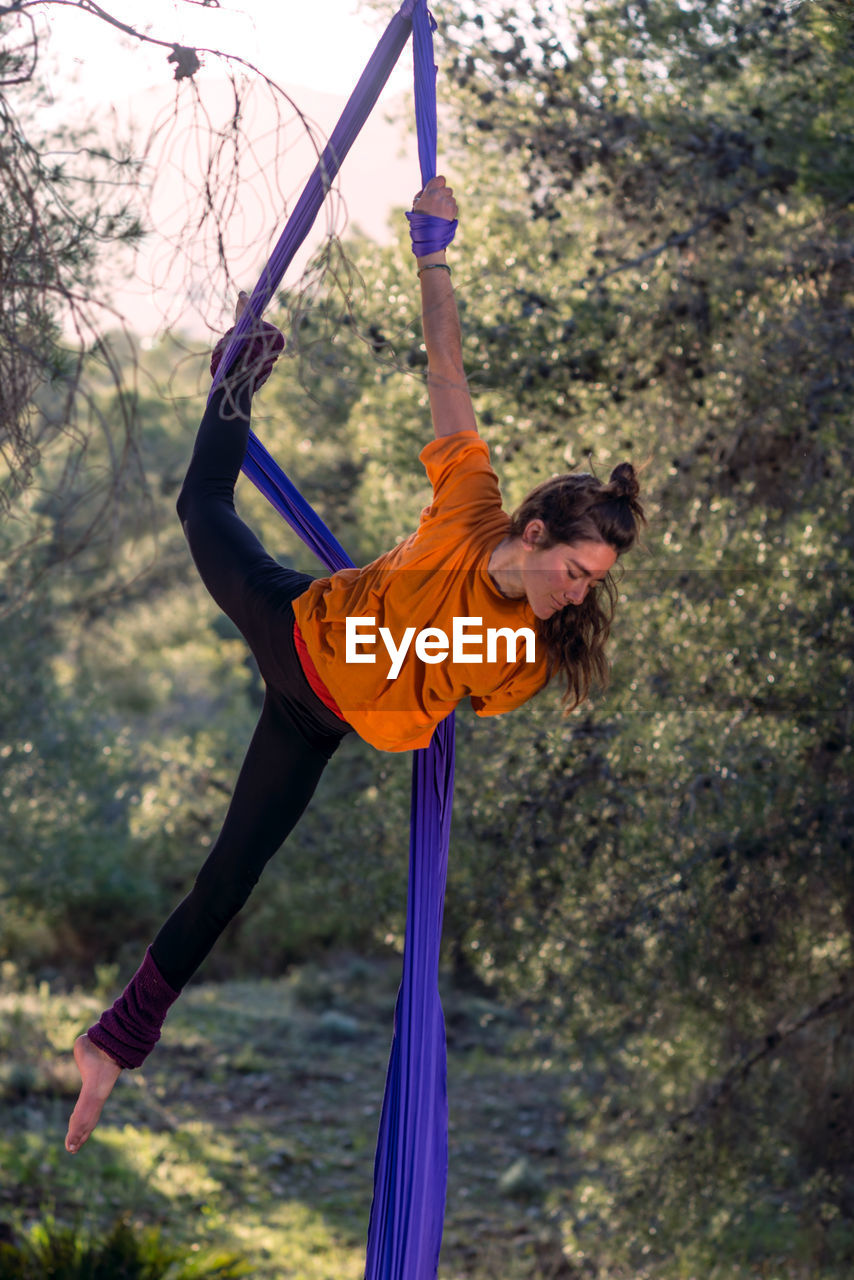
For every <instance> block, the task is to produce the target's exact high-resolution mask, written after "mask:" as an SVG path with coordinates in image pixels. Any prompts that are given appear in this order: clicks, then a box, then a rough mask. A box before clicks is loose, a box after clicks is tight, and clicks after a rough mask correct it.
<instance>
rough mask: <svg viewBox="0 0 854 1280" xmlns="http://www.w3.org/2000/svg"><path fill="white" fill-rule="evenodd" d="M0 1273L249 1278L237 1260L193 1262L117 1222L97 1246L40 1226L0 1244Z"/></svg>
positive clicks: (24, 1279)
mask: <svg viewBox="0 0 854 1280" xmlns="http://www.w3.org/2000/svg"><path fill="white" fill-rule="evenodd" d="M0 1270H2V1274H3V1275H4V1276H5V1277H7V1280H38V1277H41V1276H43V1277H45V1278H47V1277H51V1280H232V1278H235V1280H236V1277H239V1276H245V1275H247V1274H248V1271H247V1268H246V1266H245V1264H244V1263H242V1262H241V1261H240V1260H239V1259H238V1258H236V1257H228V1256H225V1255H220V1256H219V1257H208V1258H206V1259H205V1258H200V1257H194V1256H193V1255H192V1254H190V1253H188V1251H187V1250H182V1249H174V1248H170V1247H169V1246H168V1245H166V1244H165V1243H164V1242H163V1241H162V1239H161V1237H160V1235H159V1233H157V1232H153V1231H146V1232H143V1233H139V1232H136V1231H134V1229H133V1228H132V1227H131V1226H130V1224H129V1223H127V1222H124V1221H121V1220H120V1221H118V1222H116V1224H115V1225H114V1227H113V1228H112V1230H111V1231H110V1232H109V1234H108V1235H107V1236H106V1238H105V1239H104V1240H100V1241H91V1240H87V1239H85V1238H84V1237H83V1236H82V1235H80V1234H79V1233H78V1232H77V1231H76V1230H74V1228H72V1227H61V1226H57V1225H56V1224H54V1223H45V1224H44V1225H42V1226H40V1227H37V1228H35V1229H34V1230H33V1232H32V1233H31V1236H30V1238H29V1240H25V1241H23V1242H22V1243H20V1244H12V1243H9V1242H2V1243H0Z"/></svg>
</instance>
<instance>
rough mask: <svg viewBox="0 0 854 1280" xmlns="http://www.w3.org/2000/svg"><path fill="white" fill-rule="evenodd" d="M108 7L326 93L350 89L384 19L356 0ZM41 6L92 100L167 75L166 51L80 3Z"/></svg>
mask: <svg viewBox="0 0 854 1280" xmlns="http://www.w3.org/2000/svg"><path fill="white" fill-rule="evenodd" d="M101 8H103V9H104V10H106V12H108V13H109V14H111V15H112V16H113V17H115V18H118V19H119V20H120V21H124V22H127V23H129V24H130V25H132V26H136V27H138V26H139V23H140V13H142V14H144V18H143V19H142V21H144V30H145V32H146V34H148V35H151V36H154V37H156V38H158V39H162V40H166V41H168V42H169V43H172V42H173V41H177V42H179V43H181V44H186V45H192V46H194V47H198V46H206V47H209V48H212V49H219V50H225V51H228V52H229V53H236V54H239V55H240V56H241V57H244V58H246V59H247V60H248V61H250V62H254V63H256V64H257V65H258V66H259V67H260V68H261V70H262V71H264V72H265V73H266V74H267V75H269V76H271V77H272V78H273V79H275V80H277V81H279V82H280V83H290V84H302V85H305V86H306V87H307V88H310V89H316V90H320V91H323V92H327V93H342V92H343V93H346V94H349V92H350V90H351V89H352V88H353V87H354V85H355V83H356V80H357V79H358V77H359V75H360V74H361V71H362V69H363V68H364V65H365V63H366V62H367V60H368V58H369V56H370V54H371V53H372V51H373V49H374V47H375V45H376V43H377V40H378V39H379V36H380V34H381V33H382V30H383V28H384V25H385V23H384V20H383V19H381V18H378V17H377V15H376V13H374V12H373V11H372V10H369V9H367V8H366V7H365V6H364V5H360V4H359V3H358V0H278V2H277V0H220V7H218V8H212V7H207V6H203V5H202V4H201V3H199V2H198V0H196V2H195V3H193V2H192V0H189V2H188V0H146V3H145V5H144V6H140V5H139V4H138V3H136V4H129V3H127V0H116V2H115V3H113V2H111V0H102V3H101ZM43 12H45V13H46V14H47V16H48V20H49V24H50V27H51V29H52V32H53V39H52V41H51V44H52V48H53V52H54V54H55V55H56V54H58V55H59V56H60V58H61V60H62V63H63V65H64V67H65V68H66V70H68V69H70V68H73V69H74V71H75V72H76V73H77V75H78V77H79V86H78V87H79V90H80V92H81V94H82V95H84V96H85V97H87V98H89V99H90V100H93V101H97V100H99V99H101V98H103V97H113V98H115V97H120V96H126V95H127V94H128V92H134V91H136V90H139V89H141V88H145V87H147V86H148V85H150V84H153V83H156V82H157V81H158V80H160V79H161V78H162V75H163V67H164V60H165V57H166V51H165V50H163V49H158V48H153V47H152V46H148V47H145V46H142V47H140V46H139V45H138V44H137V43H136V42H133V41H130V40H126V39H125V38H124V37H122V35H121V34H120V33H119V32H117V31H115V30H114V29H113V28H111V27H110V26H109V25H108V24H107V23H105V22H104V21H103V20H101V19H99V18H97V17H95V16H92V15H90V14H87V13H85V12H81V11H80V10H79V9H76V8H74V7H73V6H62V5H48V6H46V7H45V9H44V11H43ZM123 45H124V48H123ZM410 66H411V64H410V63H409V62H408V60H406V59H405V57H404V58H402V59H401V62H400V63H399V64H398V67H397V68H396V69H395V71H394V72H393V73H392V79H391V81H390V90H391V93H392V94H394V93H395V92H401V91H402V90H404V89H406V88H408V87H409V84H410V80H411V70H410Z"/></svg>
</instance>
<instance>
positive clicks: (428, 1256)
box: [213, 0, 454, 1280]
mask: <svg viewBox="0 0 854 1280" xmlns="http://www.w3.org/2000/svg"><path fill="white" fill-rule="evenodd" d="M410 29H412V30H413V32H414V40H413V50H414V62H415V111H416V123H417V129H418V156H419V162H420V167H421V180H422V184H426V183H427V182H428V181H429V179H430V178H432V177H433V176H434V175H435V172H436V141H437V132H436V67H435V65H434V62H433V37H432V31H433V30H434V29H435V23H433V20H432V18H431V16H430V15H429V14H428V11H427V4H426V0H404V3H403V5H402V6H401V8H400V9H399V11H398V12H397V13H396V14H395V16H394V17H393V18H392V20H391V22H390V24H389V26H388V28H387V29H386V31H385V33H384V34H383V36H382V38H381V40H380V42H379V45H378V46H377V49H376V50H375V52H374V54H373V55H372V57H371V59H370V61H369V63H368V66H367V68H366V69H365V71H364V73H363V75H362V77H361V79H360V80H359V83H358V85H357V86H356V88H355V90H354V92H353V94H352V95H351V97H350V99H349V101H348V103H347V105H346V107H345V109H344V114H343V115H342V117H341V119H340V121H339V122H338V124H337V125H336V127H335V129H334V130H333V133H332V136H331V138H330V140H329V143H328V145H327V146H326V148H325V149H324V151H323V154H322V156H321V159H320V161H319V163H318V165H317V167H316V169H315V171H314V173H313V174H312V176H311V178H310V179H309V181H308V185H307V186H306V188H305V191H304V192H303V194H302V195H301V196H300V199H299V201H298V202H297V205H296V207H295V209H294V212H293V214H292V215H291V218H290V220H289V221H288V224H287V226H286V227H285V230H284V232H283V233H282V236H281V238H280V239H279V242H278V244H277V245H276V248H275V249H274V251H273V255H272V257H271V259H270V261H269V263H268V264H267V266H266V268H265V270H264V272H263V274H262V276H261V279H260V280H259V281H258V284H257V285H256V286H255V289H254V290H253V292H252V295H251V297H250V299H249V303H248V305H247V307H246V309H245V311H244V313H243V315H242V316H241V318H240V320H238V322H237V324H236V325H235V329H234V334H233V336H232V340H231V342H230V344H229V346H228V348H227V349H226V352H225V355H224V357H223V359H222V361H221V363H220V367H219V369H218V370H217V375H216V377H215V378H214V383H213V386H214V387H216V386H218V385H219V383H220V382H221V381H222V378H223V377H224V376H225V373H226V372H227V370H228V369H229V368H230V367H231V365H232V364H233V363H234V361H235V359H236V358H237V356H238V355H239V353H240V350H241V348H242V345H243V343H244V342H245V341H246V334H247V333H248V331H249V329H250V327H251V325H252V323H253V320H254V319H259V320H260V318H261V315H262V314H263V311H264V308H265V307H266V305H267V303H268V302H269V301H270V299H271V297H272V295H273V292H274V290H275V289H276V287H277V286H278V284H279V282H280V280H281V279H282V276H283V275H284V272H285V270H286V269H287V267H288V265H289V263H290V262H291V260H292V258H293V256H294V254H295V253H296V251H297V249H298V248H299V246H300V244H301V243H302V241H303V240H304V239H305V237H306V235H307V234H308V232H309V230H310V228H311V225H312V223H313V222H314V219H315V217H316V216H317V213H318V211H319V209H320V207H321V205H322V203H323V199H324V196H325V195H326V192H327V191H328V189H329V187H330V185H331V183H332V181H333V179H334V177H335V175H336V173H337V172H338V169H339V168H340V165H341V163H342V161H343V159H344V157H345V156H346V154H347V152H348V150H349V149H350V146H351V145H352V143H353V141H354V140H355V138H356V136H357V135H358V133H359V130H360V129H361V127H362V125H363V124H364V122H365V120H366V119H367V117H368V115H369V114H370V112H371V109H372V108H373V106H374V103H375V102H376V100H377V98H378V97H379V94H380V92H381V90H382V87H383V85H384V84H385V82H386V80H387V79H388V76H389V74H390V72H391V69H392V67H393V66H394V64H395V62H396V61H397V58H398V56H399V54H400V52H401V50H402V48H403V46H404V44H405V43H406V41H407V39H408V37H409V32H410ZM437 221H444V220H437ZM447 226H448V224H447V222H445V227H446V228H447ZM243 470H244V472H245V473H246V475H248V476H249V478H250V479H251V480H252V481H253V483H254V484H255V485H256V486H257V487H258V488H259V489H260V490H261V492H262V493H263V494H264V495H265V496H266V497H267V498H268V499H269V501H270V502H271V503H272V504H273V506H274V507H275V508H276V509H277V511H279V512H280V513H281V515H283V516H284V518H285V519H286V520H287V521H288V523H289V524H290V525H291V527H292V528H293V529H294V530H295V531H296V532H297V533H298V534H299V535H300V537H301V538H302V539H303V541H304V542H305V543H306V545H307V546H309V547H310V548H311V550H312V551H313V552H314V553H315V555H317V556H318V558H319V559H320V560H321V561H322V562H323V563H324V564H326V565H327V566H328V567H329V568H330V569H333V570H334V569H340V568H344V567H346V566H348V565H351V564H352V561H351V560H350V559H349V557H348V556H347V553H346V552H345V551H344V549H343V548H342V547H341V545H340V543H338V542H337V541H336V539H335V538H334V537H333V536H332V534H331V533H330V532H329V530H328V529H327V528H326V527H325V525H324V524H323V522H322V521H321V520H320V517H319V516H318V515H317V514H316V513H315V512H314V511H313V510H312V509H311V507H310V506H309V504H308V503H307V502H306V501H305V499H304V498H303V497H302V496H301V495H300V494H299V492H298V491H297V489H296V488H295V487H294V485H293V484H292V483H291V481H290V480H289V479H288V477H287V476H286V475H285V473H284V472H283V471H282V470H281V468H280V467H279V466H278V465H277V464H276V463H275V462H274V461H273V459H272V458H271V457H270V455H269V454H268V453H267V451H266V449H265V448H264V447H263V445H262V444H261V443H260V441H259V440H258V439H257V437H256V436H255V435H253V434H251V433H250V438H249V446H248V449H247V455H246V459H245V461H244V465H243ZM453 773H454V724H453V716H452V715H451V716H449V717H448V718H447V719H446V720H445V721H444V722H443V723H442V724H440V725H439V727H438V728H437V730H436V732H435V733H434V735H433V740H432V743H431V745H430V746H429V747H428V748H427V749H426V750H424V751H416V752H415V754H414V759H413V768H412V807H411V831H410V845H409V896H408V902H407V916H406V945H405V949H404V957H403V978H402V981H401V986H400V992H399V994H398V998H397V1004H396V1008H395V1026H394V1038H393V1041H392V1047H391V1056H390V1059H389V1066H388V1075H387V1078H386V1088H385V1095H384V1098H383V1107H382V1115H381V1119H380V1130H379V1136H378V1140H377V1153H376V1159H375V1164H374V1199H373V1204H372V1206H371V1218H370V1225H369V1228H368V1244H367V1261H366V1266H365V1280H435V1276H436V1273H437V1270H438V1263H439V1249H440V1247H441V1243H442V1224H443V1220H444V1213H445V1194H446V1188H447V1174H448V1100H447V1085H446V1068H447V1056H446V1047H445V1024H444V1018H443V1015H442V1007H441V1004H440V1001H439V989H438V976H439V947H440V942H441V935H442V913H443V909H444V901H445V880H446V875H447V866H448V841H449V835H450V824H451V807H452V801H453Z"/></svg>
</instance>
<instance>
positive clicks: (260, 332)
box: [211, 293, 285, 394]
mask: <svg viewBox="0 0 854 1280" xmlns="http://www.w3.org/2000/svg"><path fill="white" fill-rule="evenodd" d="M248 301H249V298H248V295H247V294H245V293H241V294H239V296H238V299H237V308H236V311H235V318H236V319H238V320H239V319H240V317H241V315H242V314H243V312H244V310H245V308H246V304H247V302H248ZM233 333H234V327H232V328H231V329H229V330H228V332H227V333H225V334H224V335H223V336H222V337H221V338H220V340H219V342H218V343H217V344H216V346H215V347H214V349H213V351H212V353H211V377H215V376H216V371H217V369H218V368H219V366H220V362H221V360H222V357H223V356H224V354H225V351H226V348H227V347H228V344H229V342H230V340H231V335H232V334H233ZM284 347H285V338H284V335H283V334H282V332H281V330H279V329H277V328H276V326H275V325H274V324H268V323H267V321H266V320H261V321H257V320H256V321H255V325H254V326H253V328H252V329H251V330H250V331H249V333H247V334H246V337H245V340H244V344H243V350H242V351H241V352H240V354H239V356H238V357H237V360H236V362H235V364H234V366H233V367H232V369H231V370H230V371H229V374H228V381H229V383H230V384H231V386H232V388H235V387H237V386H242V385H244V384H245V383H248V384H249V390H250V392H251V393H252V394H254V393H255V392H256V391H257V390H258V388H259V387H262V386H263V385H264V383H265V382H266V381H267V379H268V378H269V376H270V374H271V373H272V372H273V365H274V364H275V363H276V360H277V359H278V357H279V353H280V352H281V351H283V350H284Z"/></svg>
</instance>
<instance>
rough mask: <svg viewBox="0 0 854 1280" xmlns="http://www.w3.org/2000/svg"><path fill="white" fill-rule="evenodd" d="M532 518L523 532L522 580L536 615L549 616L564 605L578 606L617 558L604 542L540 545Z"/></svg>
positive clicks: (557, 611) (537, 522)
mask: <svg viewBox="0 0 854 1280" xmlns="http://www.w3.org/2000/svg"><path fill="white" fill-rule="evenodd" d="M538 525H540V522H539V521H536V520H532V521H531V523H530V524H529V525H528V527H527V528H526V530H525V533H524V534H523V535H522V546H523V547H524V549H525V556H524V560H523V565H522V582H523V585H524V588H525V595H526V596H527V597H528V604H529V605H530V606H531V608H532V610H533V611H534V615H535V616H536V617H537V618H551V617H553V616H554V614H556V613H560V612H561V610H563V609H565V608H566V606H567V605H570V604H571V605H576V606H577V605H580V604H581V602H582V601H583V599H584V597H585V596H586V595H587V592H588V591H589V590H590V589H591V587H595V586H596V585H597V583H599V582H602V580H603V579H604V578H605V576H606V575H607V573H608V570H609V569H612V568H613V566H614V565H615V563H616V561H617V553H616V551H615V550H614V548H613V547H609V546H608V545H607V544H606V543H604V542H591V541H586V540H584V541H581V542H558V543H555V545H554V546H553V547H539V546H537V545H536V539H537V538H538V537H541V536H542V535H541V533H539V532H538V531H537V529H536V527H535V526H538Z"/></svg>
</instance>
